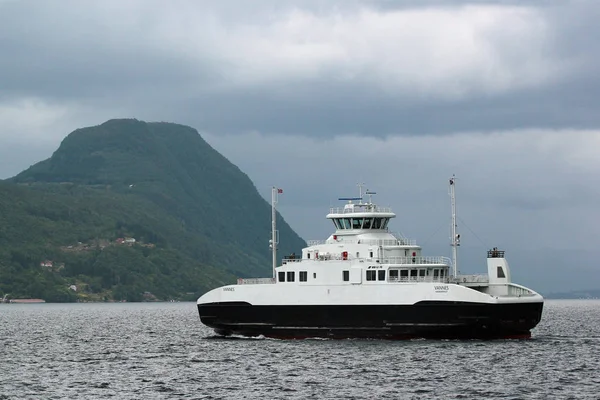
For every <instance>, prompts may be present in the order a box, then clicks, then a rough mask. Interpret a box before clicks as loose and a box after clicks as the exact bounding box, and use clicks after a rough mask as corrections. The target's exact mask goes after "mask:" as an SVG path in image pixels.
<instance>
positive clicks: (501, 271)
mask: <svg viewBox="0 0 600 400" xmlns="http://www.w3.org/2000/svg"><path fill="white" fill-rule="evenodd" d="M497 273H498V278H506V276H505V275H504V270H503V269H502V267H500V266H498V268H497Z"/></svg>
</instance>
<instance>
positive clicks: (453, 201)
mask: <svg viewBox="0 0 600 400" xmlns="http://www.w3.org/2000/svg"><path fill="white" fill-rule="evenodd" d="M454 180H455V176H454V175H452V178H450V203H451V206H452V227H451V228H452V233H451V235H452V237H451V240H452V243H450V246H452V265H453V267H454V270H453V274H454V277H455V278H456V277H457V276H458V246H460V235H459V234H458V233H456V195H455V192H454Z"/></svg>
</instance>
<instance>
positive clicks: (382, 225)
mask: <svg viewBox="0 0 600 400" xmlns="http://www.w3.org/2000/svg"><path fill="white" fill-rule="evenodd" d="M388 222H390V219H389V218H384V219H383V223H382V224H381V229H387V226H388Z"/></svg>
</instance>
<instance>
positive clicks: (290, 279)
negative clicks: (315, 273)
mask: <svg viewBox="0 0 600 400" xmlns="http://www.w3.org/2000/svg"><path fill="white" fill-rule="evenodd" d="M294 275H295V272H294V271H288V272H287V281H288V282H294V280H295V276H294Z"/></svg>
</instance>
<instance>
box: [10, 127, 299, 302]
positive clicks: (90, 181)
mask: <svg viewBox="0 0 600 400" xmlns="http://www.w3.org/2000/svg"><path fill="white" fill-rule="evenodd" d="M270 219H271V208H270V205H269V204H268V203H267V202H266V201H265V200H264V199H263V198H262V197H261V196H260V195H259V193H258V192H257V190H256V188H255V187H254V185H253V184H252V182H251V181H250V179H249V178H248V176H246V175H245V174H244V173H243V172H242V171H240V170H239V169H238V168H237V167H236V166H235V165H233V164H232V163H230V162H229V161H228V160H227V159H226V158H225V157H223V156H222V155H221V154H219V153H218V152H217V151H215V150H214V149H213V148H212V147H210V146H209V145H208V143H206V142H205V141H204V140H203V139H202V138H201V136H200V135H199V134H198V132H197V131H196V130H194V129H193V128H190V127H187V126H183V125H177V124H172V123H146V122H143V121H138V120H134V119H127V120H110V121H107V122H105V123H104V124H102V125H99V126H94V127H88V128H83V129H78V130H76V131H74V132H72V133H71V134H69V135H68V136H67V137H66V138H65V139H64V140H63V142H62V143H61V145H60V146H59V148H58V149H57V150H56V151H55V152H54V154H53V155H52V157H50V158H49V159H47V160H45V161H42V162H40V163H37V164H35V165H33V166H32V167H30V168H29V169H27V170H25V171H23V172H21V173H20V174H18V175H17V176H15V177H13V178H11V179H8V180H6V181H4V182H1V183H0V226H1V227H0V293H3V294H7V293H8V294H10V295H11V296H13V297H15V296H18V297H41V298H44V299H46V300H47V301H73V300H85V299H94V300H97V299H105V298H106V299H113V300H129V301H132V300H142V299H144V298H145V299H154V298H158V299H192V298H195V297H197V296H199V295H200V294H201V293H202V292H204V291H206V290H208V289H210V288H213V287H215V286H219V285H221V284H225V283H231V282H233V281H234V279H235V277H238V276H239V277H254V276H270V275H271V255H270V251H269V248H268V240H269V238H270V228H271V222H270ZM277 226H278V229H279V231H280V237H281V240H280V242H281V244H280V246H279V250H278V251H279V254H280V255H283V254H289V253H291V252H298V251H299V250H300V249H301V248H302V247H304V246H305V242H304V241H303V240H302V239H301V238H300V237H299V236H298V235H297V234H295V233H294V232H293V230H292V229H291V228H290V227H289V226H288V225H287V223H286V222H285V221H284V220H283V218H282V217H281V216H280V215H278V217H277ZM134 240H135V242H134ZM43 264H45V265H43ZM50 264H51V266H50ZM71 285H74V286H75V287H74V288H71V289H69V287H71ZM73 289H76V290H73Z"/></svg>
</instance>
